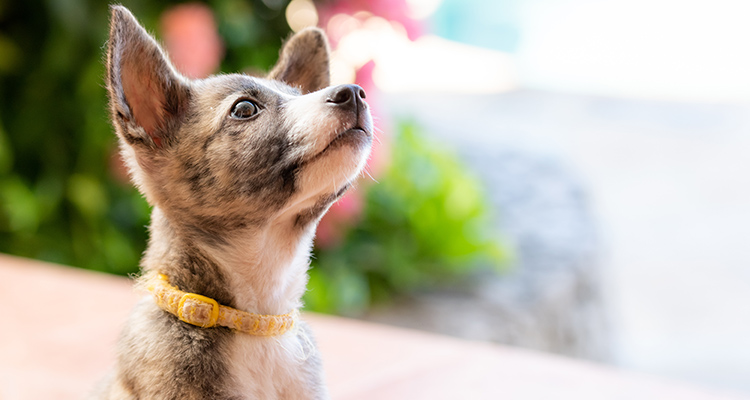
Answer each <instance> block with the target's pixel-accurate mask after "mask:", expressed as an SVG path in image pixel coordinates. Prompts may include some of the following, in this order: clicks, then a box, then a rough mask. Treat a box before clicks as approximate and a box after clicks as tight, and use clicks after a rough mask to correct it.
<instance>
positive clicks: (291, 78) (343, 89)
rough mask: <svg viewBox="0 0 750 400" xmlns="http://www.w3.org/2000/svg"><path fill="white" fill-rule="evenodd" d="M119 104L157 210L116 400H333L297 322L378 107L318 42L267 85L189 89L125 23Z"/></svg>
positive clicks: (302, 36)
mask: <svg viewBox="0 0 750 400" xmlns="http://www.w3.org/2000/svg"><path fill="white" fill-rule="evenodd" d="M107 47H108V48H107V66H106V67H107V89H108V92H109V98H110V111H111V118H112V120H113V125H114V127H115V130H116V132H117V136H118V138H119V142H120V147H121V151H122V155H123V158H124V160H125V162H126V163H127V165H128V168H129V170H130V173H131V176H132V179H133V181H134V183H135V185H136V186H137V187H138V188H139V190H140V191H141V193H143V195H144V196H145V197H146V199H147V200H148V202H149V203H150V204H151V205H152V206H153V212H152V221H151V225H150V228H149V230H150V239H149V243H148V248H147V250H146V252H145V255H144V258H143V260H142V262H141V267H142V272H143V274H142V276H141V277H140V278H139V284H140V286H141V287H143V288H146V289H148V290H150V291H151V294H150V295H149V296H145V297H144V298H143V299H142V300H141V301H140V302H139V304H138V305H137V306H136V307H135V309H134V310H133V312H132V315H131V317H130V319H129V321H128V323H127V325H126V327H125V329H124V332H123V333H122V335H121V338H120V341H119V344H118V360H117V365H116V368H115V370H114V371H113V372H112V373H111V374H110V376H109V377H108V379H107V380H105V382H103V383H102V385H101V386H100V387H99V389H98V390H97V393H96V394H95V398H100V399H180V400H187V399H196V400H197V399H214V400H220V399H321V398H327V397H328V395H327V391H326V389H325V386H324V385H323V380H322V371H321V367H320V361H319V358H318V356H317V355H316V354H315V351H314V346H313V345H312V341H311V340H310V339H309V338H310V337H311V336H310V333H309V332H308V329H307V327H306V326H305V324H304V323H303V322H302V321H299V318H298V313H297V310H298V309H299V308H300V307H301V306H302V303H301V297H302V295H303V293H304V291H305V286H306V284H307V269H308V266H309V252H310V248H311V243H312V238H313V234H314V232H315V228H316V225H317V223H318V221H319V220H320V218H321V216H322V215H323V214H324V213H325V212H326V211H327V210H328V208H329V207H330V205H331V204H332V203H333V202H334V201H336V200H337V199H338V198H339V197H340V196H341V195H342V194H343V193H344V191H345V190H346V189H347V188H349V187H350V186H351V184H352V181H353V180H354V179H355V178H356V177H357V176H358V175H359V174H360V172H361V171H362V169H363V167H364V165H365V162H366V159H367V157H368V154H369V151H370V147H371V144H372V138H373V134H372V132H373V126H372V119H371V117H370V113H369V108H368V106H367V104H366V103H365V102H364V100H363V99H364V98H365V93H364V91H363V90H362V89H361V88H360V87H359V86H356V85H341V86H336V87H330V88H328V87H327V86H328V85H329V50H328V44H327V39H326V37H325V35H324V34H323V32H322V31H320V30H318V29H314V28H309V29H306V30H303V31H300V32H299V33H297V34H295V35H294V36H293V37H291V39H289V40H288V41H287V42H286V44H285V45H284V47H283V49H282V51H281V55H280V59H279V61H278V63H277V64H276V66H275V67H274V68H273V69H272V70H271V72H270V73H269V74H268V76H267V77H266V78H254V77H250V76H247V75H240V74H234V75H221V76H214V77H209V78H207V79H204V80H189V79H186V78H185V77H183V76H181V75H180V74H179V73H178V72H177V71H176V70H175V69H174V68H173V67H172V65H171V64H170V62H169V60H168V59H167V57H166V56H165V54H164V52H163V51H162V49H161V48H160V47H159V45H158V44H157V43H156V41H154V39H153V38H152V37H151V36H149V34H148V33H147V32H146V31H145V30H144V29H143V28H142V27H141V26H140V25H139V24H138V22H137V21H136V19H135V18H134V17H133V15H132V14H131V13H130V12H129V11H128V10H127V9H125V8H124V7H121V6H113V7H112V8H111V27H110V37H109V42H108V46H107Z"/></svg>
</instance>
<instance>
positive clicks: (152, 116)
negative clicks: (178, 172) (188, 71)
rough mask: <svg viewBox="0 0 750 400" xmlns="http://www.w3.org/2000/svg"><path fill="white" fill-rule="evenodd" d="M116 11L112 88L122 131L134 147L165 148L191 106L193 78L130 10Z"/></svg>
mask: <svg viewBox="0 0 750 400" xmlns="http://www.w3.org/2000/svg"><path fill="white" fill-rule="evenodd" d="M110 10H111V13H112V14H111V19H110V32H109V42H108V46H107V47H108V48H107V90H108V91H109V98H110V109H111V113H112V119H113V121H114V123H115V127H116V130H117V132H118V134H119V135H120V137H121V138H122V139H123V140H124V141H125V142H126V143H128V144H130V145H131V146H134V147H138V146H146V147H149V148H161V147H165V146H167V145H168V144H169V142H170V140H172V139H173V138H172V137H171V136H170V132H172V131H173V128H174V125H175V122H176V119H177V117H178V116H179V115H180V114H181V113H182V112H183V111H184V110H185V108H186V106H187V101H188V97H189V88H188V85H189V84H188V81H187V80H186V79H185V78H183V77H182V76H181V75H180V74H179V73H178V72H177V71H176V70H175V69H174V67H173V66H172V64H171V63H170V62H169V60H168V59H167V57H166V56H165V54H164V51H162V49H161V47H160V46H159V45H158V44H157V43H156V41H155V40H154V39H153V38H152V37H151V36H150V35H149V34H148V33H147V32H146V30H145V29H144V28H143V27H142V26H141V25H140V24H138V21H137V20H136V19H135V17H134V16H133V14H131V13H130V11H128V9H126V8H125V7H122V6H112V7H111V8H110Z"/></svg>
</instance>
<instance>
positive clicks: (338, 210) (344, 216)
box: [315, 190, 364, 249]
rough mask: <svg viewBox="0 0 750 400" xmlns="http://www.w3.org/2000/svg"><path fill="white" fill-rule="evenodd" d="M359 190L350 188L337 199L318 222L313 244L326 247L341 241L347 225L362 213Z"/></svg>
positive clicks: (354, 221)
mask: <svg viewBox="0 0 750 400" xmlns="http://www.w3.org/2000/svg"><path fill="white" fill-rule="evenodd" d="M363 203H364V202H363V199H362V195H361V192H358V191H356V190H350V191H349V192H347V193H346V194H345V195H344V197H342V198H341V199H339V201H337V202H336V203H335V204H334V205H333V206H332V207H331V209H330V210H328V213H327V214H326V215H325V216H324V217H323V219H322V220H321V221H320V224H318V231H317V236H316V238H315V245H316V246H317V247H319V248H321V249H328V248H331V247H334V246H336V245H337V244H339V243H340V242H341V240H342V239H343V237H344V234H345V233H346V231H347V230H348V228H349V226H351V225H354V224H355V223H356V222H357V221H359V217H360V216H361V215H362V207H363V205H364V204H363Z"/></svg>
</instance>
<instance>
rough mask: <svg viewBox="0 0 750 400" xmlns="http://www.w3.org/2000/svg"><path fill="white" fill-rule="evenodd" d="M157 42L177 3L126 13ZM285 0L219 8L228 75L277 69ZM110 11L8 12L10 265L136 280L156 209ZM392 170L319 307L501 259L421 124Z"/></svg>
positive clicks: (476, 196) (323, 276)
mask: <svg viewBox="0 0 750 400" xmlns="http://www.w3.org/2000/svg"><path fill="white" fill-rule="evenodd" d="M123 3H124V5H125V6H127V7H128V8H130V9H131V10H132V11H133V12H134V14H135V15H137V16H138V18H139V20H140V21H141V22H142V23H143V24H144V25H145V26H146V27H147V29H149V30H151V31H152V32H154V31H155V32H156V33H157V36H158V30H156V28H157V27H158V24H159V18H160V16H161V15H162V13H163V11H164V10H165V9H167V8H168V7H169V6H170V5H173V4H177V3H179V2H178V1H172V0H169V1H167V0H161V1H155V2H154V1H145V0H140V1H136V0H133V1H127V0H126V1H123ZM287 3H288V1H286V0H252V1H247V0H213V1H210V2H208V4H209V6H210V7H211V9H213V10H214V13H215V17H216V22H217V25H218V29H219V32H220V35H221V37H222V38H223V39H224V45H225V48H226V53H225V59H224V61H223V63H222V67H221V69H222V70H223V71H228V72H233V71H241V70H244V69H246V68H248V66H249V67H251V68H253V69H255V70H266V69H268V68H269V67H270V66H271V65H272V64H273V63H274V62H275V61H276V58H277V55H278V50H279V47H280V45H281V39H282V38H284V37H287V35H288V33H289V27H288V26H287V24H286V21H285V19H284V9H285V7H286V4H287ZM108 18H109V14H108V7H107V4H106V3H105V2H99V1H94V0H48V1H42V0H29V1H9V0H0V252H3V253H9V254H16V255H20V256H25V257H32V258H37V259H41V260H47V261H52V262H57V263H62V264H68V265H74V266H78V267H83V268H87V269H94V270H100V271H106V272H111V273H117V274H129V273H133V272H136V271H137V269H138V261H139V258H140V254H141V253H142V251H143V249H144V248H145V244H146V240H147V232H146V225H147V224H148V218H149V211H150V210H149V207H148V205H147V204H146V202H145V200H143V198H142V197H141V195H140V194H139V193H138V192H137V191H136V190H135V189H134V188H133V187H132V185H131V184H130V183H129V182H127V179H126V178H124V177H123V173H122V165H121V164H120V163H119V160H118V158H117V156H116V154H117V144H116V139H115V135H114V133H113V131H112V128H111V126H110V124H109V121H108V116H107V109H106V94H105V90H104V66H103V52H104V47H103V45H104V43H105V40H106V37H107V31H108V26H107V24H108ZM392 144H393V146H392V150H391V151H392V162H393V163H392V165H391V166H390V167H389V169H388V170H387V171H386V172H385V173H384V174H383V175H381V176H378V179H379V180H380V183H378V184H372V185H362V187H361V189H360V190H363V191H365V192H366V195H365V210H364V214H363V215H362V216H361V220H360V223H359V224H356V225H355V226H354V227H353V228H352V229H351V230H349V231H348V232H347V233H346V237H345V238H344V240H343V241H342V242H340V243H339V244H338V245H336V246H335V247H333V248H329V249H326V250H322V249H317V250H316V253H315V254H316V257H317V258H316V259H315V260H314V261H313V264H314V268H313V269H312V270H311V278H310V291H309V293H308V295H307V297H306V301H307V304H308V308H309V309H312V310H317V311H325V312H336V313H342V314H349V315H352V314H357V313H360V312H362V311H363V310H364V309H365V308H366V307H367V306H368V305H369V304H371V302H374V301H379V300H385V299H388V298H390V297H391V296H393V295H395V294H398V293H405V292H408V291H410V290H417V289H421V288H427V287H432V286H434V285H440V284H442V283H446V282H453V281H454V280H455V279H457V277H460V276H466V275H467V274H469V273H471V272H472V271H474V270H476V269H477V268H480V267H482V266H497V265H500V263H501V261H502V260H503V256H504V253H503V251H502V249H501V247H500V246H499V245H498V244H497V243H498V242H497V241H495V240H493V239H494V238H493V237H492V236H491V234H490V233H491V232H490V231H489V230H488V229H487V228H488V227H487V226H486V225H485V224H486V223H487V221H488V219H487V215H488V214H489V207H488V206H487V204H486V202H485V200H484V197H483V196H482V194H481V191H480V190H479V188H480V185H479V184H478V183H477V181H476V180H474V179H473V178H472V177H471V176H470V175H469V174H468V173H467V172H466V170H465V169H464V167H463V166H462V165H461V164H460V163H459V162H458V161H456V159H455V157H453V156H452V155H450V153H449V152H446V151H444V150H441V149H439V148H437V147H436V146H434V145H432V144H430V143H428V142H427V141H425V139H424V138H423V137H422V135H421V134H420V133H419V131H418V129H417V128H416V127H415V126H414V125H413V124H402V125H401V127H400V129H398V132H397V133H396V135H395V136H394V137H393V139H392Z"/></svg>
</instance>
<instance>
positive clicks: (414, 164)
mask: <svg viewBox="0 0 750 400" xmlns="http://www.w3.org/2000/svg"><path fill="white" fill-rule="evenodd" d="M391 157H392V160H391V165H390V166H389V168H388V170H387V171H386V172H385V173H384V174H383V176H382V177H379V178H378V180H379V182H378V183H375V184H372V185H370V186H368V187H367V188H366V189H365V190H366V191H367V193H366V195H365V209H364V215H363V217H362V221H360V223H358V224H356V226H354V227H353V228H352V229H351V230H350V231H349V232H348V233H347V235H346V237H345V238H344V240H343V241H342V242H341V243H340V244H339V245H338V246H337V247H336V248H333V249H316V251H315V259H314V261H313V268H312V270H311V276H310V285H309V288H310V289H309V291H308V293H307V296H306V298H305V299H306V304H307V307H308V309H311V310H316V311H324V312H335V313H341V314H348V315H352V314H357V313H361V312H362V311H364V310H365V309H366V308H367V306H368V305H369V304H370V303H371V302H373V301H380V300H387V299H388V298H389V297H390V296H392V295H394V294H398V293H405V292H408V291H413V290H419V289H425V288H430V287H436V286H439V285H444V284H447V283H454V282H456V280H457V279H459V278H461V277H467V276H468V274H470V273H471V272H472V271H476V270H477V269H478V268H482V267H485V268H499V267H500V266H502V265H503V261H504V259H505V252H504V251H503V249H502V247H501V246H500V242H499V241H498V240H497V239H498V238H497V237H496V236H495V235H493V232H492V230H491V229H490V227H489V226H488V223H489V222H490V219H489V214H490V207H489V205H488V203H487V201H486V199H485V196H484V194H483V193H482V191H481V185H480V184H479V183H478V181H477V180H476V179H475V178H474V177H473V176H471V175H470V174H469V173H468V172H467V170H466V168H465V167H464V166H463V165H462V164H461V163H460V162H459V161H458V160H457V159H456V157H455V156H454V155H453V154H451V153H450V152H449V151H447V150H444V149H441V148H439V147H438V146H436V145H434V144H431V143H430V142H429V141H427V140H426V139H425V138H424V137H423V136H422V134H421V133H420V132H419V130H418V129H417V128H416V126H414V125H413V124H402V125H401V126H400V129H399V130H398V131H397V132H396V136H395V137H394V138H393V145H392V154H391Z"/></svg>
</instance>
